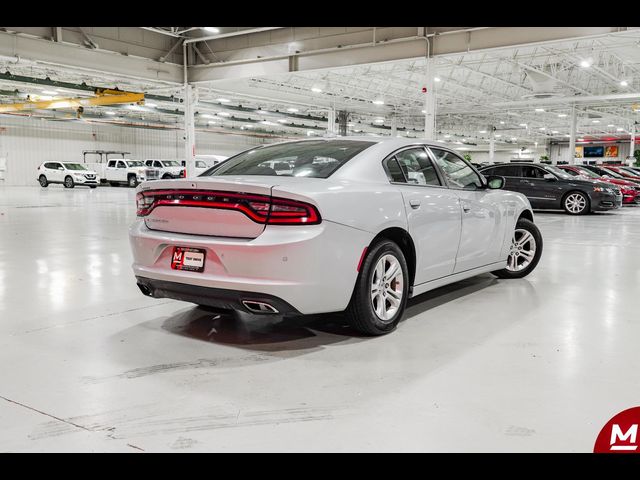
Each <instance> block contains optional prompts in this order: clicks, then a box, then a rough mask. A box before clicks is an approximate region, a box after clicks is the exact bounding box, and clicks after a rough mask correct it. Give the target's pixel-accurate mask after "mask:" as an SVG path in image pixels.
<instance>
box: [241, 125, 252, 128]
mask: <svg viewBox="0 0 640 480" xmlns="http://www.w3.org/2000/svg"><path fill="white" fill-rule="evenodd" d="M242 128H253V125H243V126H242Z"/></svg>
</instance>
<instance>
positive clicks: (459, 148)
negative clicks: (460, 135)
mask: <svg viewBox="0 0 640 480" xmlns="http://www.w3.org/2000/svg"><path fill="white" fill-rule="evenodd" d="M456 150H469V149H468V148H467V147H457V148H456Z"/></svg>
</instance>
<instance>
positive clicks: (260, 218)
mask: <svg viewBox="0 0 640 480" xmlns="http://www.w3.org/2000/svg"><path fill="white" fill-rule="evenodd" d="M136 206H137V215H138V216H139V217H145V216H147V215H149V214H150V213H151V212H152V211H153V210H154V209H155V208H156V207H160V206H164V207H198V208H217V209H221V210H235V211H238V212H241V213H243V214H244V215H246V216H247V217H249V218H250V219H251V220H253V221H254V222H256V223H263V224H266V225H317V224H319V223H321V222H322V218H321V217H320V212H319V211H318V209H317V208H316V207H315V206H313V205H311V204H309V203H306V202H301V201H298V200H291V199H288V198H278V197H269V196H267V195H254V194H248V193H233V192H218V191H209V190H152V191H147V192H140V193H138V194H137V195H136Z"/></svg>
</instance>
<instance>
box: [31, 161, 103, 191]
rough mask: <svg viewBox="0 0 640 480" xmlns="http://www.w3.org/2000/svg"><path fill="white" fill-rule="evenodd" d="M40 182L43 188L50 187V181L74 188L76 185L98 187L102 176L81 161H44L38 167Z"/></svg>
mask: <svg viewBox="0 0 640 480" xmlns="http://www.w3.org/2000/svg"><path fill="white" fill-rule="evenodd" d="M38 183H40V186H41V187H43V188H44V187H48V186H49V184H50V183H61V184H62V185H64V188H73V187H75V186H76V185H86V186H87V187H90V188H96V187H97V186H98V185H99V184H100V177H98V175H97V174H96V172H94V171H93V170H88V169H87V168H85V167H84V165H82V164H80V163H72V162H44V163H43V164H42V165H40V166H39V167H38Z"/></svg>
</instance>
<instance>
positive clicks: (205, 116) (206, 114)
mask: <svg viewBox="0 0 640 480" xmlns="http://www.w3.org/2000/svg"><path fill="white" fill-rule="evenodd" d="M200 116H201V117H202V118H213V115H211V114H209V113H203V114H202V115H200Z"/></svg>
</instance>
